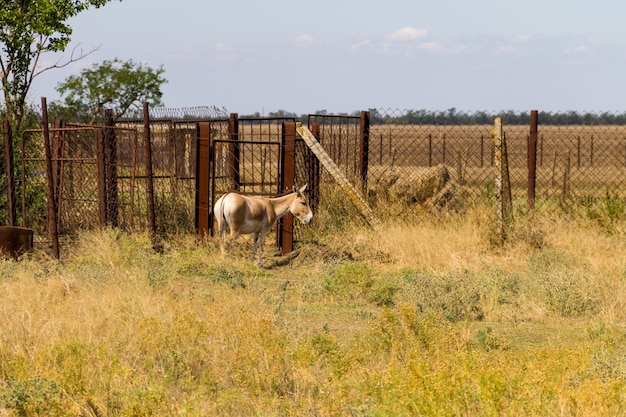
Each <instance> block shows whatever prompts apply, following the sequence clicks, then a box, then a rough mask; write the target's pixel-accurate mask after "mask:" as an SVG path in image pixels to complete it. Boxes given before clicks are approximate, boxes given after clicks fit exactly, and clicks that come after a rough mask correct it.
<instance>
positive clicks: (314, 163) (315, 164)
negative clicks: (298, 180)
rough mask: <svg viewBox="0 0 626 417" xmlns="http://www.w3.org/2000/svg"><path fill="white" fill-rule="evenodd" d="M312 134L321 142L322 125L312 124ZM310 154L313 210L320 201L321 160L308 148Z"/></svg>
mask: <svg viewBox="0 0 626 417" xmlns="http://www.w3.org/2000/svg"><path fill="white" fill-rule="evenodd" d="M311 133H313V136H315V139H316V140H317V141H318V142H321V135H320V124H319V123H318V122H314V123H312V124H311ZM307 153H308V154H309V170H310V171H309V195H310V198H309V204H310V206H311V208H312V209H313V210H316V209H317V206H318V205H319V200H320V160H319V159H317V156H315V154H314V153H313V152H311V150H310V149H308V148H307Z"/></svg>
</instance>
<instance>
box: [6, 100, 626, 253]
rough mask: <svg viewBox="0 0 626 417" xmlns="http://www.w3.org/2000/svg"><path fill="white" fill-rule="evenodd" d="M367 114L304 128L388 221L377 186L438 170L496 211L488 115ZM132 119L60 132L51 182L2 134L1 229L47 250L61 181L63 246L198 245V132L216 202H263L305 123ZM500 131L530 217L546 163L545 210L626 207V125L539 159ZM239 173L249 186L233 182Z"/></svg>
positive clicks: (596, 130)
mask: <svg viewBox="0 0 626 417" xmlns="http://www.w3.org/2000/svg"><path fill="white" fill-rule="evenodd" d="M370 112H371V111H370ZM370 112H365V111H364V112H361V113H360V114H358V115H351V116H348V115H309V116H308V117H304V118H301V121H302V122H303V123H306V124H308V125H309V127H310V128H311V129H312V131H314V132H315V133H316V136H317V137H318V139H319V141H320V143H321V144H322V146H323V147H324V148H325V150H326V151H327V152H328V153H329V155H330V156H331V157H332V159H333V160H334V161H335V163H336V164H337V165H338V166H339V167H340V169H341V170H342V171H343V172H344V173H345V174H346V176H347V177H348V178H350V180H351V181H353V182H354V183H355V184H358V185H360V186H362V190H363V192H364V194H365V195H366V198H369V200H370V202H371V204H372V205H374V206H375V208H376V210H378V211H379V212H384V211H385V210H388V208H387V206H386V201H385V200H384V199H381V198H377V195H376V187H381V186H383V187H388V186H389V184H388V183H387V182H385V181H386V180H387V179H388V176H389V173H393V174H394V175H395V178H396V179H398V178H402V179H403V180H404V182H405V183H407V182H411V181H413V182H415V181H417V179H418V178H419V176H420V175H422V174H423V173H424V171H425V170H428V169H429V168H433V167H443V168H444V169H445V170H446V172H447V173H448V175H449V181H450V182H452V183H454V184H455V186H456V187H458V188H459V189H461V190H462V191H463V193H462V196H463V201H462V203H463V204H473V203H475V202H483V201H484V202H487V203H488V204H489V203H490V202H492V201H493V198H494V197H493V183H494V178H495V174H494V169H495V168H494V160H493V145H492V139H491V132H492V130H493V124H491V123H488V122H489V119H490V118H491V119H493V117H495V116H498V114H495V113H494V114H491V115H487V116H489V117H486V118H483V119H480V120H481V122H480V123H475V121H476V120H477V119H472V118H471V117H470V118H469V119H468V120H470V121H469V122H467V123H455V124H443V123H441V121H438V122H437V123H438V124H435V123H421V124H416V123H414V122H412V121H411V120H409V119H407V118H406V117H404V116H405V115H406V113H407V112H405V111H401V110H394V109H377V110H374V112H375V113H376V118H373V117H372V118H370ZM134 116H137V117H131V118H127V119H126V120H122V121H118V122H117V123H116V124H115V126H112V125H105V126H82V125H71V124H66V125H62V124H54V123H49V125H50V127H49V129H48V133H49V135H50V139H49V141H50V149H51V161H52V162H53V165H52V169H51V171H50V174H48V171H47V167H46V163H45V160H46V156H45V146H44V141H43V140H42V137H43V135H44V131H43V130H42V129H32V130H26V131H25V132H23V133H22V134H21V135H20V136H19V137H18V139H17V140H16V139H13V140H12V141H11V140H10V138H9V139H7V133H6V132H5V134H4V141H3V143H2V145H3V146H2V150H3V152H2V154H3V156H4V158H3V160H2V162H1V163H0V165H1V167H2V173H0V224H9V223H10V222H13V223H14V224H15V225H24V226H28V227H32V228H34V229H35V232H36V236H37V237H39V239H40V240H42V241H45V240H46V237H47V236H48V235H49V230H48V229H49V223H48V217H50V215H51V214H50V212H48V211H47V207H48V204H47V201H48V198H49V194H50V189H49V188H48V180H47V178H48V175H51V177H52V179H53V181H52V183H53V189H54V195H55V201H54V207H55V213H56V217H57V223H56V227H57V228H58V231H59V233H60V234H61V235H66V236H70V237H71V236H72V235H74V234H76V233H78V232H79V231H80V230H84V229H88V228H92V227H94V226H100V225H104V224H110V225H113V226H116V227H121V228H124V229H128V230H145V229H149V228H153V229H155V231H159V232H163V233H178V232H184V233H193V232H194V231H195V229H196V226H197V224H196V207H195V204H196V198H197V192H198V184H197V177H198V165H197V162H198V157H199V155H198V154H197V152H198V145H199V137H198V127H197V126H198V125H197V123H198V122H201V121H202V122H206V121H209V122H210V126H211V127H210V136H211V138H212V145H211V146H212V147H213V148H212V150H211V152H212V158H213V166H212V170H213V171H212V173H213V174H212V177H213V178H212V181H214V182H213V183H212V188H211V193H213V195H215V193H220V192H225V191H230V190H231V189H239V190H241V191H243V192H246V193H252V194H264V195H272V194H277V193H278V192H280V191H282V190H280V187H279V180H278V175H279V172H280V169H281V168H280V164H281V161H280V159H277V158H279V157H278V155H279V154H280V152H279V150H278V149H279V147H280V145H279V143H280V141H281V129H282V123H283V122H293V121H295V119H294V118H279V119H271V118H270V119H257V118H247V117H241V118H240V117H238V116H237V115H234V114H227V113H226V112H225V111H224V110H223V109H218V108H215V107H201V108H188V109H178V110H176V109H175V110H172V109H150V110H149V112H147V113H146V112H144V114H143V115H142V116H143V117H139V116H140V115H134ZM502 119H503V120H502V122H503V126H504V131H505V135H506V143H507V157H508V174H509V178H510V184H511V195H512V199H513V205H514V206H515V207H516V208H517V209H518V210H527V209H528V195H529V188H528V187H529V183H530V182H529V168H528V167H529V161H530V160H531V159H532V158H531V156H534V160H535V162H536V178H535V181H534V184H536V185H535V187H536V188H535V193H534V196H535V207H536V208H537V209H540V210H551V209H555V208H557V209H562V208H563V207H568V206H569V207H571V206H574V205H576V204H579V203H582V204H583V205H584V206H585V207H589V206H590V205H593V204H603V203H606V201H607V199H613V200H619V201H623V196H622V195H620V194H621V193H622V191H621V190H622V189H623V187H624V185H625V184H626V126H624V125H622V124H593V123H594V122H591V123H589V124H576V125H548V124H541V123H540V124H539V126H538V131H537V136H536V138H537V144H536V153H534V152H535V151H534V149H531V150H530V151H529V145H528V144H529V134H530V131H531V128H530V126H529V125H528V124H520V121H519V120H518V119H516V120H515V124H507V117H506V115H504V116H503V117H502ZM472 120H473V121H472ZM583 122H584V120H583ZM581 123H582V122H581ZM9 136H10V135H9ZM233 141H240V142H241V143H242V145H241V146H239V151H238V153H237V154H236V155H235V158H234V159H233V158H232V155H233V154H232V153H229V151H228V149H229V147H230V146H231V145H232V143H233ZM9 146H12V147H13V150H12V152H13V155H14V156H13V158H12V159H11V158H8V157H7V155H9V151H10V150H9V149H8V147H9ZM296 147H297V148H298V149H297V152H296V154H295V155H296V167H297V174H296V177H297V178H296V181H297V182H298V183H299V184H302V183H305V182H308V183H309V184H310V188H311V192H312V196H313V200H314V201H313V204H314V205H315V204H316V202H317V196H318V195H319V194H318V193H319V190H320V188H323V187H325V186H328V185H329V181H330V178H329V177H328V176H325V174H324V171H323V169H321V168H320V167H319V166H318V165H316V163H315V160H314V158H312V156H311V154H310V152H308V150H307V149H306V146H305V145H304V143H303V142H301V141H297V142H296ZM10 162H12V163H13V165H14V166H13V168H14V170H15V173H14V176H13V182H14V184H15V187H14V189H15V195H14V196H13V198H12V201H14V207H13V208H11V207H9V206H8V201H9V198H8V195H9V190H10V189H11V187H10V186H9V185H10V178H9V175H8V172H9V163H10ZM235 165H236V166H237V167H238V168H237V169H238V170H239V172H238V174H237V175H240V176H239V177H238V178H234V177H233V172H234V171H233V169H234V167H235ZM233 180H234V182H233ZM409 203H415V204H419V203H420V201H410V202H409ZM11 210H13V211H14V212H15V213H14V214H12V213H11ZM209 210H210V208H209Z"/></svg>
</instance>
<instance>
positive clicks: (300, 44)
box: [293, 33, 315, 48]
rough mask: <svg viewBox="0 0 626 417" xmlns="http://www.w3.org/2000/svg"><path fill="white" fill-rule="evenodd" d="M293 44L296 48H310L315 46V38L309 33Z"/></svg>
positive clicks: (296, 39) (294, 40)
mask: <svg viewBox="0 0 626 417" xmlns="http://www.w3.org/2000/svg"><path fill="white" fill-rule="evenodd" d="M293 44H294V46H295V47H296V48H308V47H309V46H312V45H314V44H315V38H314V37H313V36H311V35H309V34H308V33H306V34H304V35H300V36H298V37H296V38H294V39H293Z"/></svg>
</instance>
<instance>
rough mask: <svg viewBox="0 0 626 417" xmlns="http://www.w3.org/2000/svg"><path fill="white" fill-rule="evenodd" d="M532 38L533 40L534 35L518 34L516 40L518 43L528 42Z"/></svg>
mask: <svg viewBox="0 0 626 417" xmlns="http://www.w3.org/2000/svg"><path fill="white" fill-rule="evenodd" d="M532 40H533V37H532V36H531V35H517V36H516V37H515V38H514V41H515V42H517V43H528V42H530V41H532Z"/></svg>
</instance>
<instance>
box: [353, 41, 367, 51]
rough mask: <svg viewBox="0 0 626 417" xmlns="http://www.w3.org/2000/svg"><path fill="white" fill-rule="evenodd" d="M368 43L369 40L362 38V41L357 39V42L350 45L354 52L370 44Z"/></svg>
mask: <svg viewBox="0 0 626 417" xmlns="http://www.w3.org/2000/svg"><path fill="white" fill-rule="evenodd" d="M370 43H371V42H370V41H369V40H367V39H366V40H364V41H359V42H357V43H355V44H353V45H352V50H353V51H355V52H356V51H359V50H361V49H363V48H366V47H368V46H369V45H370Z"/></svg>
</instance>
